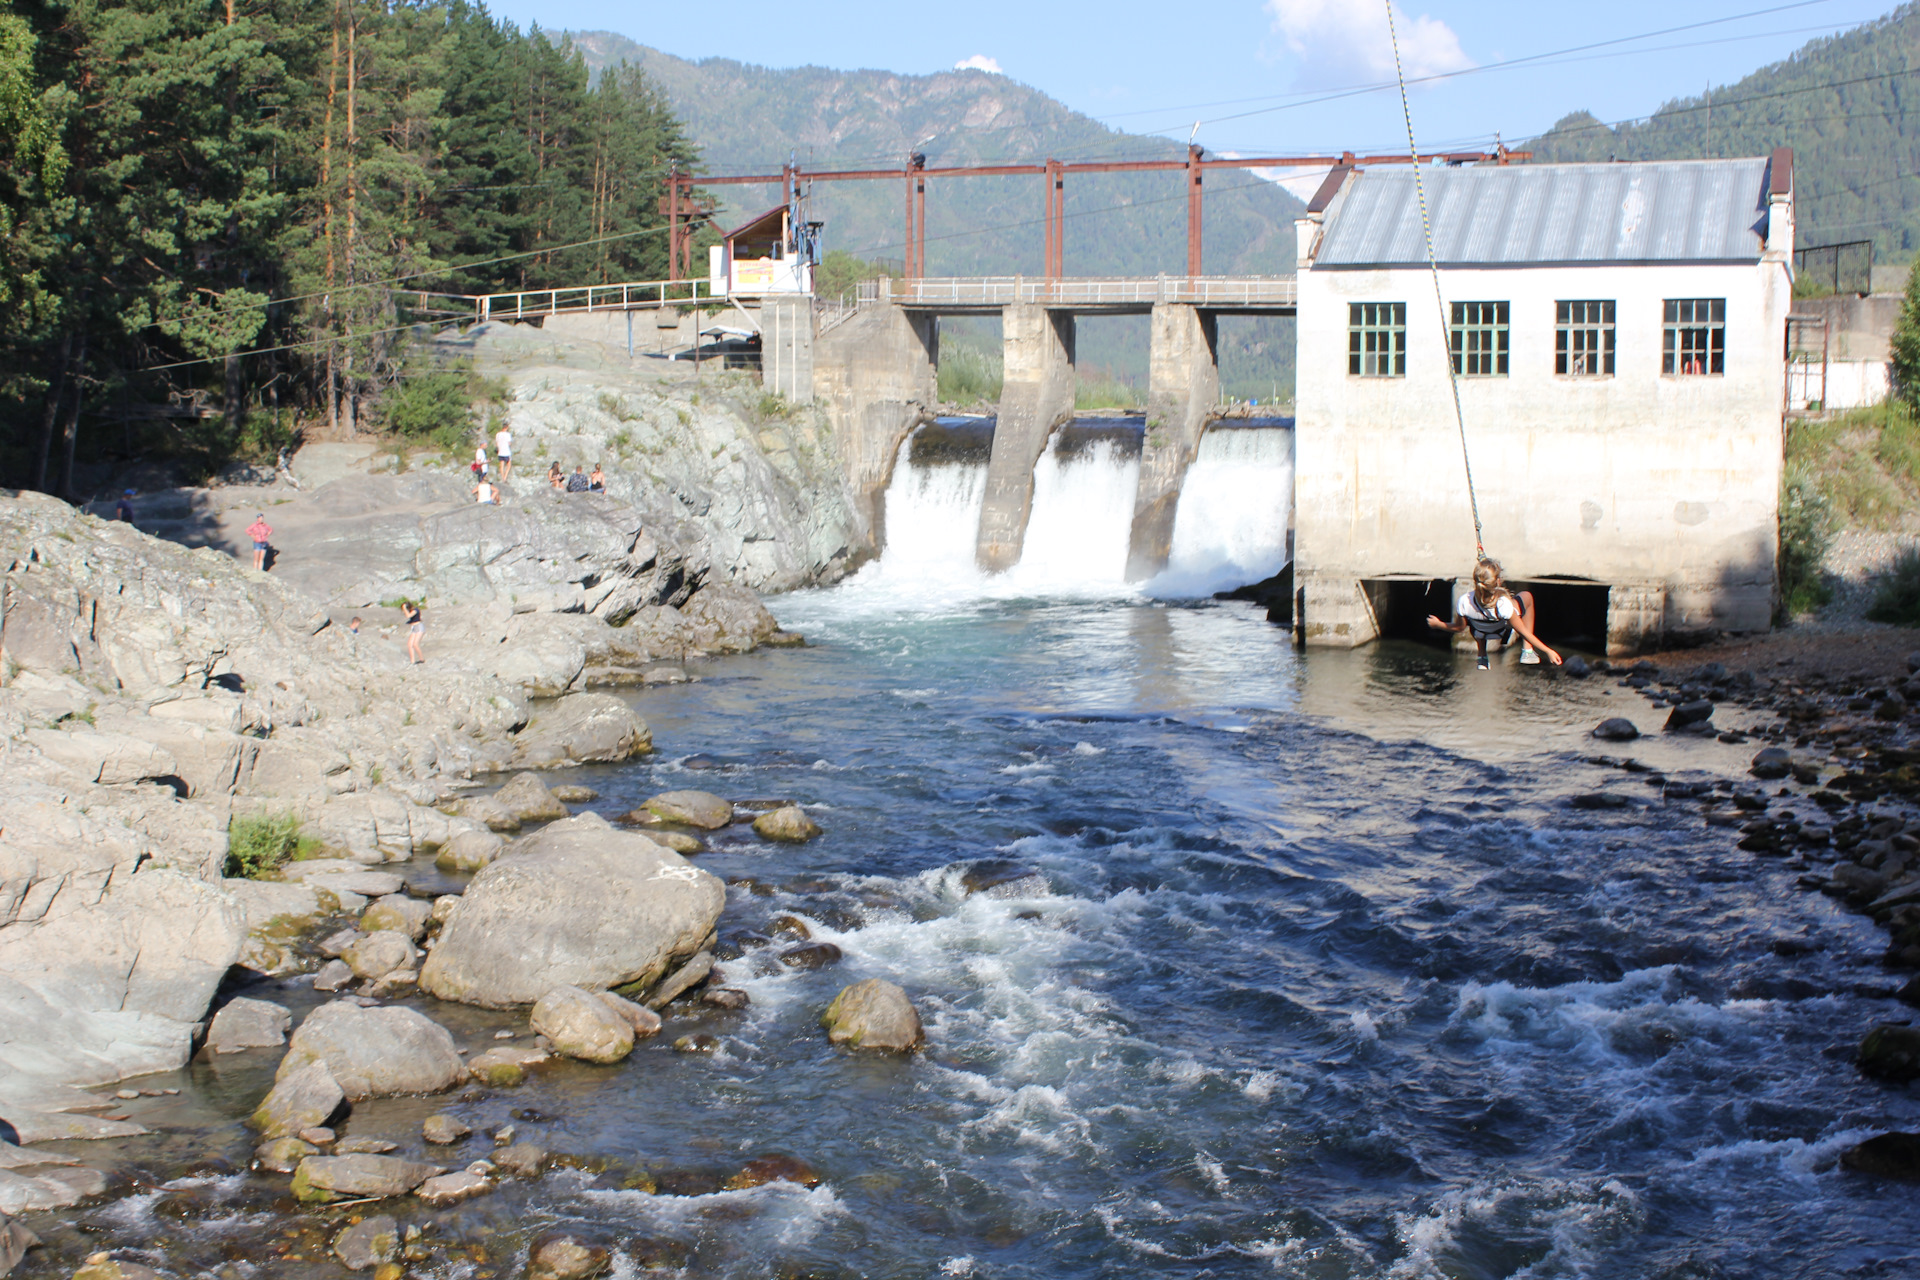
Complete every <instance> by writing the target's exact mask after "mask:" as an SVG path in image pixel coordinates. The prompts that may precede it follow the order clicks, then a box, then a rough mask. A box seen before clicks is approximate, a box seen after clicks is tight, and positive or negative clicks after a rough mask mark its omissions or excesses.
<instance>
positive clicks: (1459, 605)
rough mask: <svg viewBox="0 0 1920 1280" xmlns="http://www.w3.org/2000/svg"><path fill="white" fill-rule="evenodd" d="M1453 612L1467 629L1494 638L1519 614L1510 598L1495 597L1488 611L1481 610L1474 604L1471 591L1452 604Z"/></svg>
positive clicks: (1461, 595)
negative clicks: (1470, 628)
mask: <svg viewBox="0 0 1920 1280" xmlns="http://www.w3.org/2000/svg"><path fill="white" fill-rule="evenodd" d="M1453 611H1454V612H1455V613H1457V614H1459V615H1460V618H1461V621H1463V622H1465V623H1466V624H1467V625H1468V626H1469V627H1472V628H1473V629H1474V630H1475V631H1477V632H1479V633H1481V634H1484V635H1488V636H1496V635H1499V634H1500V633H1501V632H1503V631H1505V630H1506V629H1507V628H1508V627H1509V626H1510V625H1512V623H1513V619H1514V617H1515V615H1517V614H1518V613H1519V612H1520V611H1519V609H1517V608H1515V607H1514V603H1513V597H1512V596H1496V597H1495V598H1494V601H1493V607H1492V608H1491V609H1490V610H1489V609H1482V608H1481V607H1480V606H1479V605H1478V604H1477V603H1475V601H1474V598H1473V592H1471V591H1464V592H1462V593H1461V594H1460V599H1459V600H1458V601H1456V602H1455V603H1454V606H1453Z"/></svg>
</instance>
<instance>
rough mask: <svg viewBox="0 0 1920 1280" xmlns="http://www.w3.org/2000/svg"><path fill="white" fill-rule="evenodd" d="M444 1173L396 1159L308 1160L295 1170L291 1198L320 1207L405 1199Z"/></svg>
mask: <svg viewBox="0 0 1920 1280" xmlns="http://www.w3.org/2000/svg"><path fill="white" fill-rule="evenodd" d="M445 1172H446V1170H445V1169H442V1168H439V1167H438V1166H436V1165H430V1164H421V1163H419V1162H418V1161H415V1160H402V1159H400V1158H398V1157H397V1156H375V1155H350V1156H308V1157H307V1158H306V1159H305V1160H302V1161H301V1162H300V1167H299V1168H298V1169H296V1170H294V1173H293V1194H294V1198H295V1199H297V1200H303V1201H307V1202H309V1203H320V1204H324V1203H326V1202H327V1201H329V1200H358V1199H363V1198H373V1199H385V1198H386V1197H388V1196H403V1195H406V1194H407V1193H408V1192H409V1191H412V1190H413V1189H414V1188H415V1187H417V1186H419V1185H420V1184H421V1183H423V1182H425V1181H426V1180H427V1179H428V1178H431V1177H434V1176H436V1175H438V1174H442V1173H445Z"/></svg>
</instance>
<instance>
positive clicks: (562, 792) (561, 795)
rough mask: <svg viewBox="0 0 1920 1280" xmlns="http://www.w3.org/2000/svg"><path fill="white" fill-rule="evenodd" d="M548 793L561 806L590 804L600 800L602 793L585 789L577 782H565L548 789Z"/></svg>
mask: <svg viewBox="0 0 1920 1280" xmlns="http://www.w3.org/2000/svg"><path fill="white" fill-rule="evenodd" d="M547 793H548V794H549V795H551V796H552V797H553V798H554V799H555V800H558V801H559V802H560V803H561V804H588V803H591V802H592V801H595V800H598V799H599V798H600V793H599V792H598V791H595V790H594V789H593V788H592V787H583V786H581V785H580V784H579V783H577V782H563V783H561V784H560V785H558V786H555V787H548V788H547Z"/></svg>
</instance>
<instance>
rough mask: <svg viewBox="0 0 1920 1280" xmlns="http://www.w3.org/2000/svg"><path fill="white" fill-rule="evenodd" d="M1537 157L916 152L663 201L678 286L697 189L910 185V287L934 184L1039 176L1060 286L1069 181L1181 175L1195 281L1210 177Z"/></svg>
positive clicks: (742, 181) (688, 268) (692, 183)
mask: <svg viewBox="0 0 1920 1280" xmlns="http://www.w3.org/2000/svg"><path fill="white" fill-rule="evenodd" d="M1531 154H1532V153H1531V152H1527V151H1509V150H1507V148H1505V147H1499V148H1496V149H1495V150H1493V151H1442V152H1429V153H1427V154H1424V155H1421V156H1418V157H1415V156H1412V155H1408V154H1393V155H1371V156H1356V155H1354V153H1353V152H1351V151H1347V152H1343V153H1341V154H1340V155H1339V156H1235V157H1232V158H1228V159H1215V160H1209V159H1206V158H1205V155H1206V153H1205V150H1204V149H1203V148H1201V147H1196V146H1189V147H1188V148H1187V158H1186V159H1184V160H1097V161H1088V162H1084V163H1078V164H1076V163H1071V162H1067V161H1061V160H1047V161H1045V162H1044V163H1041V164H980V165H952V166H948V167H945V168H935V169H929V168H928V167H927V160H926V157H925V156H924V155H921V154H920V153H918V152H915V153H914V154H913V155H912V156H910V157H909V158H908V160H907V162H906V164H905V165H904V166H902V167H901V168H899V169H829V170H823V171H821V172H819V173H809V172H807V171H805V170H804V169H802V168H801V167H800V166H799V165H796V164H787V165H783V166H781V169H780V172H779V173H777V174H772V173H755V174H730V175H726V176H723V177H706V178H702V177H695V176H694V175H692V174H688V173H680V172H679V171H677V170H676V171H675V172H673V173H672V174H670V175H669V176H668V179H667V191H668V194H667V195H665V196H663V197H661V200H660V212H662V213H664V214H666V215H667V221H668V239H669V247H668V254H669V269H668V274H669V275H670V276H671V277H672V278H673V279H675V280H687V279H692V278H693V236H694V231H695V229H696V228H697V227H698V225H699V223H700V222H701V221H702V220H704V219H706V218H709V217H711V216H712V212H713V210H712V207H711V206H710V205H709V206H702V205H701V204H700V203H699V202H697V201H696V200H695V199H694V196H693V191H694V188H696V187H718V186H772V185H774V184H776V183H777V184H778V185H779V187H780V192H781V198H782V199H783V200H792V199H793V198H794V197H795V196H797V195H799V194H800V184H801V183H803V182H805V183H813V182H873V181H885V180H889V179H894V180H897V179H900V178H903V177H904V178H905V180H906V241H905V244H906V252H905V254H904V255H903V256H904V267H905V274H906V277H907V278H908V279H909V280H917V279H920V278H922V277H924V276H925V275H926V269H927V179H928V178H1005V177H1021V176H1029V175H1031V176H1039V177H1042V178H1044V179H1045V180H1046V213H1045V217H1044V222H1045V224H1046V276H1047V278H1048V279H1050V280H1058V279H1060V278H1061V277H1062V276H1064V275H1065V274H1066V230H1067V225H1066V224H1067V192H1066V179H1067V175H1068V174H1070V173H1073V174H1091V173H1147V172H1156V171H1166V170H1181V171H1183V172H1184V174H1185V182H1186V189H1187V274H1188V275H1189V276H1197V275H1201V274H1203V272H1202V271H1201V258H1200V228H1201V213H1200V210H1201V195H1202V191H1203V187H1202V180H1203V175H1204V174H1205V172H1206V171H1207V170H1208V169H1314V168H1321V167H1330V168H1348V169H1351V168H1364V167H1366V166H1368V165H1377V164H1409V163H1414V162H1416V161H1417V162H1419V163H1428V162H1433V161H1439V162H1441V163H1444V164H1475V163H1484V162H1488V161H1491V162H1493V163H1495V164H1506V163H1508V162H1509V161H1512V160H1526V159H1528V158H1530V156H1531Z"/></svg>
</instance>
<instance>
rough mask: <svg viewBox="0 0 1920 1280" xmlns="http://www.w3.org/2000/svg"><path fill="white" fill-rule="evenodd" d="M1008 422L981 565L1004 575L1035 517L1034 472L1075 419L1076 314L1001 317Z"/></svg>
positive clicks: (1000, 426) (1027, 312) (1000, 429)
mask: <svg viewBox="0 0 1920 1280" xmlns="http://www.w3.org/2000/svg"><path fill="white" fill-rule="evenodd" d="M1000 326H1001V333H1002V335H1003V339H1002V340H1003V343H1004V348H1003V352H1004V355H1003V359H1002V370H1003V381H1002V383H1001V390H1000V414H999V418H998V420H997V421H996V422H995V423H994V428H993V457H992V460H991V461H990V462H989V463H988V464H987V494H986V502H985V505H983V506H982V507H981V510H980V538H979V541H978V543H977V544H976V548H975V552H974V557H975V559H976V560H977V561H978V562H979V564H980V567H981V568H983V569H986V570H989V571H990V572H994V573H999V572H1002V571H1004V570H1007V569H1011V568H1012V567H1013V566H1014V565H1016V564H1018V563H1019V562H1020V549H1021V546H1022V545H1023V544H1024V543H1025V541H1026V537H1027V517H1028V516H1029V515H1030V514H1032V512H1033V467H1034V464H1035V463H1036V462H1038V461H1040V455H1041V453H1043V452H1044V451H1045V450H1046V447H1047V438H1048V437H1049V436H1051V435H1052V434H1053V429H1054V428H1055V427H1057V426H1059V425H1060V424H1061V423H1062V422H1066V421H1069V420H1070V419H1072V417H1073V392H1074V385H1073V314H1072V313H1071V312H1067V311H1049V310H1047V309H1046V308H1045V307H1039V306H1033V305H1030V304H1025V303H1022V304H1019V305H1016V306H1011V307H1007V308H1006V309H1005V310H1004V311H1003V312H1002V313H1001V321H1000Z"/></svg>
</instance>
